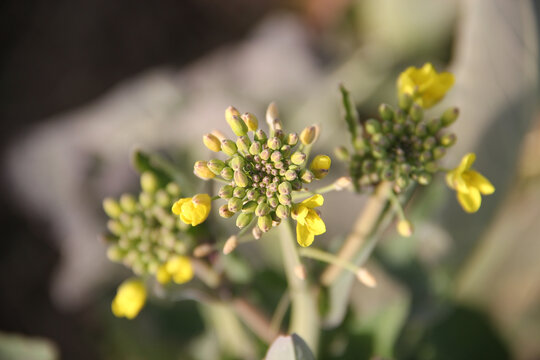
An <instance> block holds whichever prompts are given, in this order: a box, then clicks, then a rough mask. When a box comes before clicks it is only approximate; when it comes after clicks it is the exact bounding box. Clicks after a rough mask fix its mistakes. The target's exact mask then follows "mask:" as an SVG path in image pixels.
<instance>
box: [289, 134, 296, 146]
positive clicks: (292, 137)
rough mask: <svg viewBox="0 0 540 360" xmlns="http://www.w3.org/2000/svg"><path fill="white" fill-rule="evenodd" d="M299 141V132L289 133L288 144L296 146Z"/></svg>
mask: <svg viewBox="0 0 540 360" xmlns="http://www.w3.org/2000/svg"><path fill="white" fill-rule="evenodd" d="M297 143H298V134H296V133H290V134H289V135H287V145H289V146H294V145H296V144H297Z"/></svg>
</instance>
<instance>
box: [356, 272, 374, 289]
mask: <svg viewBox="0 0 540 360" xmlns="http://www.w3.org/2000/svg"><path fill="white" fill-rule="evenodd" d="M356 278H357V279H358V281H360V282H361V283H362V284H364V285H366V286H367V287H370V288H374V287H376V286H377V280H375V277H374V276H373V275H371V273H370V272H369V271H367V270H366V269H364V268H361V269H359V270H358V271H357V272H356Z"/></svg>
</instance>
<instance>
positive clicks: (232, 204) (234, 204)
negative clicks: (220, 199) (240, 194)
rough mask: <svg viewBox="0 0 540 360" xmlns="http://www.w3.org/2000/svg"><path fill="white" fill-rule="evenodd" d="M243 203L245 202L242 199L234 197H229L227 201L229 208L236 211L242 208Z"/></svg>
mask: <svg viewBox="0 0 540 360" xmlns="http://www.w3.org/2000/svg"><path fill="white" fill-rule="evenodd" d="M242 205H243V204H242V200H241V199H239V198H235V197H233V198H230V199H229V201H228V203H227V208H228V209H229V211H231V212H233V213H236V212H238V211H240V210H241V209H242Z"/></svg>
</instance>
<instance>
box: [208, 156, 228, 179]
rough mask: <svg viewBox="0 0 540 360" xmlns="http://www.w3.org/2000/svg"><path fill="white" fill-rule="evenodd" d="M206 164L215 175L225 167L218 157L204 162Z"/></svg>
mask: <svg viewBox="0 0 540 360" xmlns="http://www.w3.org/2000/svg"><path fill="white" fill-rule="evenodd" d="M206 166H207V167H208V168H209V169H210V171H211V172H213V173H214V174H215V175H219V174H220V173H221V171H222V170H223V168H224V167H225V163H224V162H223V161H221V160H219V159H212V160H209V161H208V162H207V163H206Z"/></svg>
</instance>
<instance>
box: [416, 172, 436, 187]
mask: <svg viewBox="0 0 540 360" xmlns="http://www.w3.org/2000/svg"><path fill="white" fill-rule="evenodd" d="M431 177H432V176H431V174H428V173H425V172H423V173H420V174H418V179H417V181H418V183H419V184H420V185H428V184H429V183H430V182H431Z"/></svg>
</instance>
